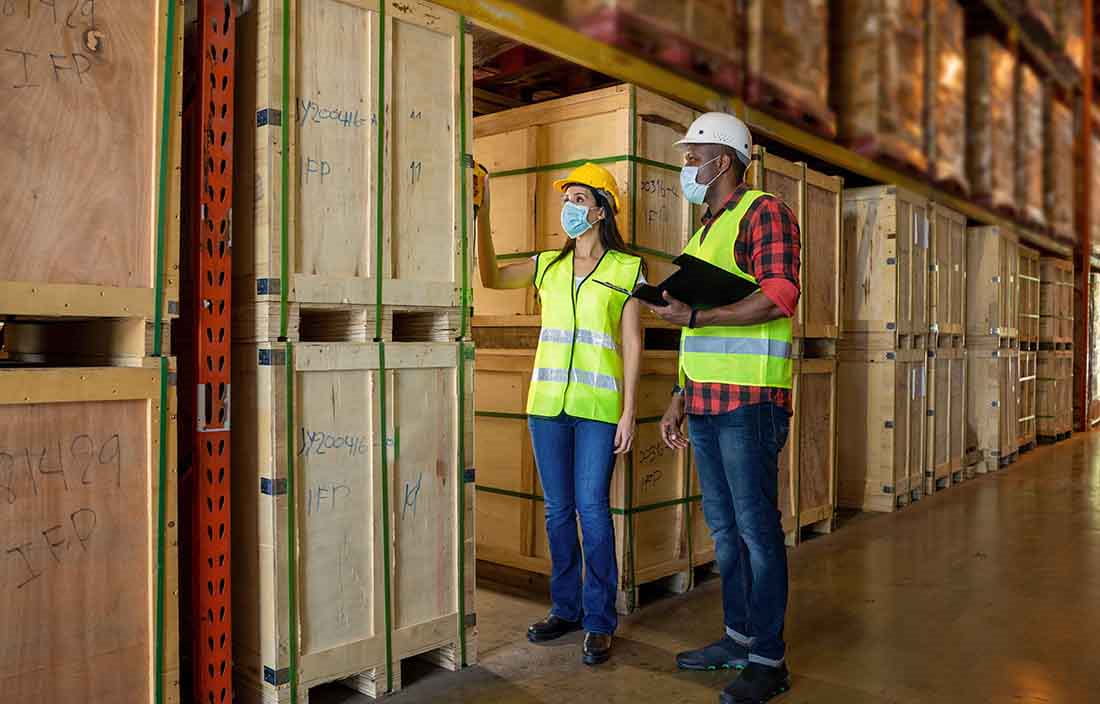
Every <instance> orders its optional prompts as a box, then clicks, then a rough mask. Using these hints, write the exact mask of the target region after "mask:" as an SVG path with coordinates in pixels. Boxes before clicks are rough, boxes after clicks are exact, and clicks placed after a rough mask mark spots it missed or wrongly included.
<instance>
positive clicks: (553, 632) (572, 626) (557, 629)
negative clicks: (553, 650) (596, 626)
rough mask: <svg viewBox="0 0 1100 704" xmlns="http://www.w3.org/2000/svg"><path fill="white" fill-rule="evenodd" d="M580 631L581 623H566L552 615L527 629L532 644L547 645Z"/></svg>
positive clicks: (528, 638)
mask: <svg viewBox="0 0 1100 704" xmlns="http://www.w3.org/2000/svg"><path fill="white" fill-rule="evenodd" d="M579 630H581V624H580V622H579V621H566V620H565V619H563V618H558V617H557V616H555V615H554V614H550V615H549V616H547V617H546V618H544V619H543V620H541V621H539V622H538V623H532V624H531V625H530V626H529V627H528V628H527V640H529V641H531V642H532V643H545V642H546V641H549V640H555V639H557V638H561V637H562V636H564V635H566V634H567V633H572V632H573V631H579Z"/></svg>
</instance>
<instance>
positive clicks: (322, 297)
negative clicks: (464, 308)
mask: <svg viewBox="0 0 1100 704" xmlns="http://www.w3.org/2000/svg"><path fill="white" fill-rule="evenodd" d="M284 1H290V0H261V1H260V2H258V3H256V6H255V8H254V10H253V11H252V12H250V13H248V14H246V15H244V16H242V18H241V22H240V24H239V26H238V35H239V40H238V61H239V64H238V65H239V66H240V69H239V71H238V76H239V77H240V80H239V81H238V84H237V91H236V96H237V105H236V118H237V129H236V138H235V159H236V164H237V169H236V172H235V179H236V182H235V188H234V198H235V199H236V202H235V204H234V205H235V208H234V213H235V218H236V222H235V223H234V225H235V227H234V243H233V246H234V250H235V251H236V255H235V257H234V267H233V274H234V279H235V290H234V302H235V303H236V304H238V305H250V304H252V303H253V302H256V301H276V302H278V301H279V300H280V295H279V294H280V291H281V290H282V289H283V287H285V290H286V295H287V297H288V299H289V300H290V301H294V302H299V303H318V304H323V303H328V304H332V303H346V304H373V303H378V302H381V303H384V304H402V305H408V306H442V307H454V306H458V305H460V301H461V294H462V288H463V283H464V281H465V280H468V276H469V270H467V271H466V272H465V273H464V271H463V263H464V260H465V263H466V265H467V266H469V259H470V257H469V256H466V257H465V258H464V254H463V250H464V248H465V247H466V243H465V239H464V237H465V236H466V235H467V234H471V235H472V231H473V230H472V213H471V214H470V217H466V218H464V214H463V211H462V206H463V202H464V198H463V190H464V189H467V188H468V179H467V178H466V176H467V173H466V169H465V167H464V164H463V155H464V154H465V153H468V152H470V151H471V144H472V142H470V141H469V138H470V136H471V134H472V113H471V109H470V105H469V95H470V94H471V92H472V91H471V89H470V86H469V83H470V80H471V74H470V67H471V62H470V61H466V64H465V65H466V67H467V68H466V75H462V73H461V71H460V68H461V66H462V65H463V60H464V57H463V56H462V46H463V38H462V36H461V23H460V21H459V17H458V15H457V14H456V13H454V12H451V11H449V10H446V9H444V8H442V7H439V6H437V5H433V4H430V3H427V2H421V1H420V0H412V1H411V2H405V3H391V2H386V3H384V5H385V8H384V9H385V13H384V17H385V19H384V28H383V19H382V16H383V13H382V12H380V10H382V9H383V3H382V2H380V1H379V0H354V1H344V0H314V1H312V2H308V3H304V2H303V3H294V7H293V11H292V12H291V20H290V21H291V24H290V27H288V28H286V29H287V34H286V36H287V38H288V45H287V46H285V47H284V45H283V36H284V35H283V29H284V28H283V26H282V17H283V3H284ZM383 31H384V35H385V46H384V47H383V49H382V51H380V48H379V37H380V35H381V33H382V32H383ZM465 45H466V46H465V50H466V53H467V57H466V58H468V57H469V53H470V51H471V47H470V43H469V42H465ZM284 51H286V52H289V53H290V56H289V57H288V64H289V66H290V76H287V77H285V78H286V79H287V81H288V85H289V91H290V93H289V95H285V96H284V95H283V91H282V85H283V78H284V76H283V75H282V73H283V71H282V66H283V58H284ZM463 81H465V82H466V87H465V95H466V96H467V100H466V104H463V103H462V100H461V97H462V95H461V94H462V91H463V85H462V84H463ZM380 82H381V83H380ZM284 106H286V110H287V112H288V113H289V114H287V115H285V116H284V115H282V111H283V109H284ZM380 110H381V111H382V114H381V115H380V114H379V111H380ZM284 118H285V119H287V120H293V123H292V124H291V126H290V129H289V133H290V144H288V145H283V144H281V139H282V135H281V133H282V128H281V126H280V123H281V120H282V119H284ZM379 120H382V121H384V124H383V126H382V127H383V130H382V134H381V136H380V134H379ZM464 125H465V128H464ZM464 132H465V137H466V138H467V143H466V144H463V142H462V139H463V136H464ZM284 147H285V149H286V150H287V152H286V153H287V157H288V159H289V166H288V173H287V179H288V180H287V182H286V183H283V182H282V166H283V163H282V157H283V150H284ZM380 175H381V179H380V180H379V176H380ZM284 196H285V198H286V202H285V203H284V202H283V199H284ZM428 202H430V203H431V207H425V203H428ZM465 202H466V203H470V202H471V201H470V199H469V197H468V193H467V197H466V198H465ZM284 208H285V212H286V217H287V218H288V220H287V222H286V223H283V222H282V220H281V218H282V216H283V212H284ZM379 208H381V212H379V210H378V209H379ZM464 222H465V225H464ZM284 228H285V233H284ZM284 234H285V236H286V246H285V248H284V246H283V237H284ZM284 263H285V270H286V272H287V275H288V276H289V280H288V281H282V280H281V277H282V275H283V273H282V272H283V267H284ZM379 273H381V277H382V282H381V285H380V284H379V281H378V277H379ZM379 295H381V298H382V300H381V301H379V300H378V296H379Z"/></svg>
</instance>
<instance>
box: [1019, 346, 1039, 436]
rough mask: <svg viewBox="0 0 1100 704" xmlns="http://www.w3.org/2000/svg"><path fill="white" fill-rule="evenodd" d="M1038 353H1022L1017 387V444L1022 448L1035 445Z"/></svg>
mask: <svg viewBox="0 0 1100 704" xmlns="http://www.w3.org/2000/svg"><path fill="white" fill-rule="evenodd" d="M1038 355H1039V353H1038V352H1024V351H1021V352H1020V384H1019V386H1018V387H1017V391H1018V396H1019V398H1018V401H1017V415H1018V416H1019V421H1018V424H1017V428H1018V430H1017V438H1016V444H1017V445H1018V446H1019V447H1020V448H1030V446H1032V445H1034V444H1035V441H1036V433H1037V431H1038V424H1037V419H1036V408H1037V406H1036V389H1037V378H1038V363H1039V358H1038Z"/></svg>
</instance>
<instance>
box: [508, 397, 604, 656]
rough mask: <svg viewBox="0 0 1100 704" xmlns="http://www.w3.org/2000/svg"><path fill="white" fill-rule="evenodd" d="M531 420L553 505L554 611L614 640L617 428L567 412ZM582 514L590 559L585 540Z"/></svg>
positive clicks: (549, 518) (549, 529)
mask: <svg viewBox="0 0 1100 704" xmlns="http://www.w3.org/2000/svg"><path fill="white" fill-rule="evenodd" d="M527 423H528V427H529V428H530V429H531V443H532V445H533V446H534V450H535V461H536V463H537V464H538V470H539V480H540V481H541V482H542V494H543V497H544V498H545V503H546V535H547V538H549V542H550V561H551V565H552V569H551V574H550V598H551V600H552V601H553V604H554V605H553V608H552V609H551V612H550V613H552V614H553V615H555V616H557V617H558V618H562V619H565V620H567V621H581V622H582V625H583V626H584V630H586V631H589V632H591V633H602V634H606V635H611V634H613V633H614V632H615V628H616V627H617V626H618V617H617V616H616V614H615V593H616V587H617V585H618V582H619V568H618V565H617V564H616V562H615V529H614V527H613V526H612V524H611V506H610V491H611V472H612V471H613V470H614V468H615V456H614V448H615V426H614V425H612V424H610V423H601V422H599V421H594V420H585V419H582V418H574V417H572V416H569V415H566V414H564V413H563V414H561V415H560V416H558V417H556V418H545V417H541V416H531V417H530V418H529V419H528V422H527ZM577 516H580V523H581V534H582V535H583V540H584V553H583V555H582V553H581V546H580V544H579V543H578V542H577ZM582 565H583V567H584V580H583V584H582V580H581V567H582Z"/></svg>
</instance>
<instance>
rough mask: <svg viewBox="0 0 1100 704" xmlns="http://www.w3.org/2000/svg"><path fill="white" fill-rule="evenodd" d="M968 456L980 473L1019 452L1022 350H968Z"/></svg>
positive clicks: (981, 348)
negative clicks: (974, 458) (1017, 395)
mask: <svg viewBox="0 0 1100 704" xmlns="http://www.w3.org/2000/svg"><path fill="white" fill-rule="evenodd" d="M966 354H967V376H968V379H967V422H966V451H967V456H968V457H969V456H971V455H973V456H975V457H976V458H977V464H976V471H977V472H978V473H985V472H992V471H996V470H997V469H998V468H999V467H1000V461H1001V459H1002V458H1006V457H1007V456H1008V455H1010V454H1012V453H1013V452H1015V451H1016V438H1017V423H1018V421H1019V416H1018V415H1017V411H1016V407H1017V402H1016V385H1017V384H1018V383H1019V378H1020V376H1019V350H1014V349H1006V348H996V347H968V348H967V350H966Z"/></svg>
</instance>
